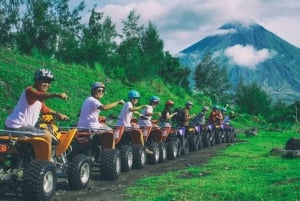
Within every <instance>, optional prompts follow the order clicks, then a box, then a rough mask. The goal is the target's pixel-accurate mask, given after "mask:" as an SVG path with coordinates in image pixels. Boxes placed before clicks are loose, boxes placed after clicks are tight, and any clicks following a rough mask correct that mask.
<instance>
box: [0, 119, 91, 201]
mask: <svg viewBox="0 0 300 201" xmlns="http://www.w3.org/2000/svg"><path fill="white" fill-rule="evenodd" d="M40 128H45V130H44V131H43V130H41V131H40V132H30V131H12V130H0V187H1V188H2V187H8V188H9V189H17V188H18V187H21V189H22V192H23V196H24V198H25V199H27V200H36V201H41V200H45V201H46V200H51V199H52V198H53V196H54V195H55V192H56V187H57V179H58V177H63V178H65V177H67V178H68V184H69V186H70V188H71V189H74V190H79V189H84V188H85V187H86V186H87V185H88V183H89V180H90V169H91V161H90V159H89V157H88V156H86V155H83V154H78V155H72V154H71V152H72V147H71V146H70V144H71V141H72V140H73V138H74V136H75V134H76V132H77V129H71V130H67V131H61V130H59V129H58V128H57V127H56V126H55V125H54V124H40ZM47 133H48V134H47ZM51 137H52V139H51ZM51 141H52V143H51Z"/></svg>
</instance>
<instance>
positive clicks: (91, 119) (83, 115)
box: [77, 82, 124, 129]
mask: <svg viewBox="0 0 300 201" xmlns="http://www.w3.org/2000/svg"><path fill="white" fill-rule="evenodd" d="M104 92H105V85H104V84H103V83H102V82H95V83H93V84H92V87H91V96H89V97H88V98H86V99H85V101H84V102H83V104H82V107H81V110H80V115H79V121H78V125H77V126H78V128H86V129H111V128H110V127H108V126H106V125H104V124H101V123H100V122H99V114H100V111H101V110H109V109H112V108H114V107H116V106H117V105H122V104H124V101H123V100H119V101H116V102H113V103H109V104H106V105H104V104H102V103H101V102H100V101H99V100H100V99H101V98H102V97H103V96H104Z"/></svg>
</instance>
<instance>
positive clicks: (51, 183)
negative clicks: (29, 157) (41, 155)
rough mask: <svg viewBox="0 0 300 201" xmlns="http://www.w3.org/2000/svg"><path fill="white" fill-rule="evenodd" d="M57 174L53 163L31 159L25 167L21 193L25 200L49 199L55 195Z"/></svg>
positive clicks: (38, 200)
mask: <svg viewBox="0 0 300 201" xmlns="http://www.w3.org/2000/svg"><path fill="white" fill-rule="evenodd" d="M56 185H57V175H56V168H55V165H54V163H52V162H49V161H32V162H31V163H30V164H28V166H27V167H26V168H25V171H24V181H23V194H24V197H25V198H26V199H27V200H32V201H40V200H51V199H52V197H53V196H54V195H55V191H56Z"/></svg>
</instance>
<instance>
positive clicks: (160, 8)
mask: <svg viewBox="0 0 300 201" xmlns="http://www.w3.org/2000/svg"><path fill="white" fill-rule="evenodd" d="M70 2H71V4H73V5H75V4H78V1H77V0H70ZM75 2H76V3H75ZM85 2H86V4H87V5H88V8H89V9H90V8H92V6H93V5H94V4H95V3H97V10H98V11H101V12H104V14H105V15H107V16H110V17H111V18H112V20H113V22H114V23H116V25H117V29H118V31H120V30H121V28H122V23H121V21H122V20H124V19H125V18H126V17H127V15H128V14H129V11H130V10H132V9H134V10H135V11H136V12H137V14H139V15H140V16H141V18H140V23H141V24H143V25H146V24H147V23H148V22H149V21H151V22H153V23H154V24H155V25H156V27H157V29H158V32H159V35H160V37H161V39H163V41H164V44H165V50H166V51H170V52H171V53H178V52H179V51H181V50H183V49H185V48H187V47H188V46H189V45H192V44H194V43H196V42H197V41H199V40H201V39H203V38H205V37H207V36H209V35H212V34H216V33H219V34H220V32H216V31H217V28H218V27H219V26H221V25H223V24H224V23H227V22H230V21H232V20H239V21H242V22H243V24H244V22H245V21H247V20H252V21H254V22H256V23H258V24H260V25H262V26H264V27H265V28H266V29H267V30H269V31H271V32H273V33H275V34H276V35H278V36H280V37H282V38H283V39H285V40H287V41H288V42H290V43H292V44H294V45H296V46H298V47H300V38H299V37H298V36H299V34H300V26H299V21H300V12H299V9H300V1H297V0H281V1H275V0H251V1H249V0H222V1H220V0H185V1H182V0H172V1H170V0H101V1H99V0H86V1H85ZM87 20H88V14H86V16H85V17H84V20H83V21H85V22H87ZM219 31H220V30H219ZM223 33H224V32H223Z"/></svg>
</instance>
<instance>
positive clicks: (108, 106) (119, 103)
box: [99, 100, 125, 110]
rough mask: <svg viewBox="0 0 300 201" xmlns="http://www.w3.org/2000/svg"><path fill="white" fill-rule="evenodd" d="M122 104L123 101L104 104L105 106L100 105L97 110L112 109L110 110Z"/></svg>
mask: <svg viewBox="0 0 300 201" xmlns="http://www.w3.org/2000/svg"><path fill="white" fill-rule="evenodd" d="M124 103H125V102H124V101H123V100H119V101H116V102H113V103H109V104H106V105H100V106H99V109H100V110H109V109H112V108H114V107H116V106H117V105H123V104H124Z"/></svg>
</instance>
